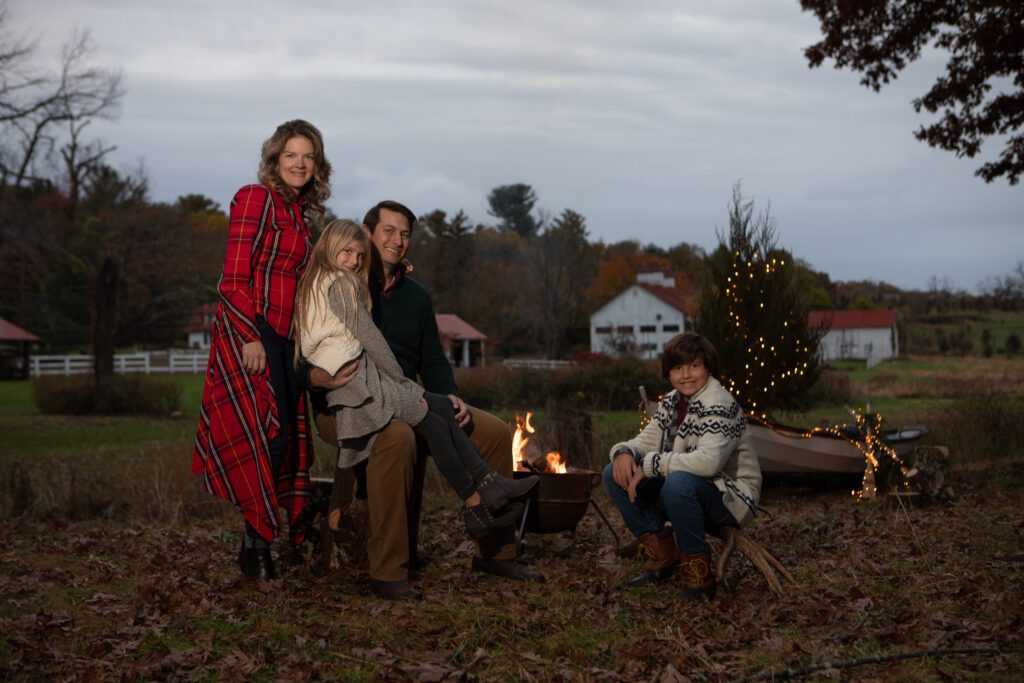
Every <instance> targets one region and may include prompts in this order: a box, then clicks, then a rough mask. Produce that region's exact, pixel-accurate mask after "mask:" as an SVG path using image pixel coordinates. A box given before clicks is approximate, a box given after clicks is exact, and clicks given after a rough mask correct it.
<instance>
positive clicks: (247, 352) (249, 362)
mask: <svg viewBox="0 0 1024 683" xmlns="http://www.w3.org/2000/svg"><path fill="white" fill-rule="evenodd" d="M242 367H243V368H245V370H246V372H248V373H249V374H250V375H262V374H263V371H264V370H265V369H266V367H267V352H266V351H264V350H263V342H258V341H251V342H248V343H246V344H242Z"/></svg>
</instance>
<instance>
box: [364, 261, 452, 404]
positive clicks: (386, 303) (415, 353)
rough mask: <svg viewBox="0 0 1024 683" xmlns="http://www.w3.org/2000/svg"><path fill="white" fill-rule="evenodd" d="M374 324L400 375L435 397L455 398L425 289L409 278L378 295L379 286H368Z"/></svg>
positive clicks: (403, 278) (435, 320)
mask: <svg viewBox="0 0 1024 683" xmlns="http://www.w3.org/2000/svg"><path fill="white" fill-rule="evenodd" d="M370 293H371V296H372V297H373V322H375V323H376V324H377V327H379V328H380V331H381V332H382V333H383V334H384V338H385V339H386V340H387V342H388V346H390V347H391V350H392V351H393V352H394V354H395V358H397V359H398V364H399V365H400V366H401V367H402V372H403V373H405V376H406V377H408V378H409V379H411V380H414V381H415V380H416V378H417V376H418V377H419V379H420V382H421V383H422V384H423V388H424V389H426V390H427V391H430V392H433V393H435V394H458V392H459V388H458V387H457V386H456V385H455V376H454V374H453V373H452V366H451V365H449V364H448V359H447V358H445V355H444V351H443V350H442V349H441V339H440V337H439V335H438V331H437V318H435V317H434V305H433V304H432V303H431V301H430V295H429V294H428V293H427V290H426V288H425V287H424V286H423V285H421V284H420V283H419V282H417V281H416V280H413V279H412V278H411V277H409V276H408V275H402V276H400V277H399V280H398V282H397V283H396V284H395V285H394V287H392V288H391V289H390V290H388V293H387V296H384V295H383V294H382V293H381V288H380V285H379V283H376V282H371V283H370Z"/></svg>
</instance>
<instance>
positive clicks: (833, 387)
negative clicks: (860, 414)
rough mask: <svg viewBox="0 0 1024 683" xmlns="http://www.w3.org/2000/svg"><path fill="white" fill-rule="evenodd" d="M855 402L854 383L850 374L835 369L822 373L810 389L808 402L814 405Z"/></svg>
mask: <svg viewBox="0 0 1024 683" xmlns="http://www.w3.org/2000/svg"><path fill="white" fill-rule="evenodd" d="M852 400H853V383H852V382H851V381H850V376H849V375H848V374H845V373H842V372H838V371H836V370H833V369H826V370H824V371H823V372H822V373H821V377H820V378H819V379H818V382H817V383H815V384H814V385H813V386H812V387H811V389H810V395H809V398H808V401H809V402H810V403H812V404H814V405H818V404H823V403H827V404H839V403H849V402H850V401H852Z"/></svg>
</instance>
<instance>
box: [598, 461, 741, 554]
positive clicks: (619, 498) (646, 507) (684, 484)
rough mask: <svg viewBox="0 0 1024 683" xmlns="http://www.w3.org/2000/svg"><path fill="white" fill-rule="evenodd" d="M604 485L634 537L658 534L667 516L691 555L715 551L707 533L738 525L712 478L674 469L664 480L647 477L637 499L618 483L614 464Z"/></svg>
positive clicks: (682, 549)
mask: <svg viewBox="0 0 1024 683" xmlns="http://www.w3.org/2000/svg"><path fill="white" fill-rule="evenodd" d="M604 487H605V489H607V491H608V495H609V496H611V499H612V502H613V503H615V507H617V508H618V509H619V512H620V513H622V519H623V520H625V522H626V526H627V527H629V530H630V531H631V532H633V535H634V536H637V537H640V536H641V535H643V534H650V533H656V532H657V531H659V530H660V529H661V528H662V526H664V524H665V518H666V517H667V518H668V519H669V521H670V522H672V529H673V531H674V532H675V535H676V546H677V547H678V548H679V552H681V553H685V554H688V555H692V554H696V553H706V552H710V551H711V546H710V545H709V544H708V542H707V540H706V539H705V538H704V535H705V534H706V533H707V532H708V531H713V530H715V529H718V528H720V527H723V526H732V527H738V526H739V525H738V524H737V523H736V518H735V517H733V516H732V513H731V512H729V510H728V509H727V508H726V507H725V504H724V503H723V502H722V492H721V491H719V490H718V487H717V486H715V485H714V483H712V481H711V480H710V479H705V478H704V477H698V476H697V475H695V474H690V473H688V472H673V473H672V474H670V475H668V476H667V477H665V478H663V479H644V480H643V482H641V483H640V485H639V486H638V487H637V490H636V493H637V496H636V501H632V502H631V501H630V500H629V493H628V492H627V491H626V489H624V488H622V487H621V486H619V485H618V484H617V483H615V478H614V476H613V473H612V466H611V465H610V464H609V465H608V466H607V467H605V468H604Z"/></svg>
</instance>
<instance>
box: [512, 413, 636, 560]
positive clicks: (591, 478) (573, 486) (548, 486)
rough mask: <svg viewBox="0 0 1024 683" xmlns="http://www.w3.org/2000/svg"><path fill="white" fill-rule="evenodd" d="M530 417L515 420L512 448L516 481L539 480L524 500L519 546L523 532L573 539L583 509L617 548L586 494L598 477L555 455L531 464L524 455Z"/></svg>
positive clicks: (599, 478)
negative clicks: (592, 515) (592, 512)
mask: <svg viewBox="0 0 1024 683" xmlns="http://www.w3.org/2000/svg"><path fill="white" fill-rule="evenodd" d="M530 417H531V414H530V413H527V416H526V419H525V420H523V419H521V418H520V417H518V416H517V417H516V425H517V428H516V433H515V436H514V438H513V445H512V452H513V462H514V472H513V476H514V477H515V478H516V479H523V478H525V477H529V476H533V475H537V476H539V477H540V483H539V484H538V485H537V486H536V487H535V488H534V489H533V490H532V491H531V492H530V494H529V495H528V496H527V498H526V500H525V502H526V514H525V515H524V516H523V521H522V522H521V523H520V526H519V540H520V542H522V539H523V536H524V535H525V533H526V532H527V531H529V532H531V533H535V534H553V533H557V532H561V531H569V532H571V533H572V534H573V535H574V536H575V533H576V525H577V524H579V522H580V520H581V519H583V516H584V515H585V514H587V509H588V508H589V507H590V506H593V507H594V510H596V511H597V514H598V515H600V517H601V519H602V521H604V523H605V526H607V527H608V530H609V531H610V532H611V533H612V535H613V536H614V537H615V541H616V546H618V545H619V536H618V534H617V533H616V532H615V529H614V528H612V526H611V524H609V523H608V518H607V517H605V515H604V512H602V511H601V508H600V507H598V505H597V503H596V502H595V501H594V500H593V499H592V498H591V497H590V492H591V491H592V490H593V489H594V488H596V487H597V485H598V484H599V483H600V481H601V476H600V474H599V473H597V472H594V471H591V470H576V469H573V470H570V469H569V467H568V466H567V465H566V464H565V463H564V462H562V458H561V455H560V454H559V453H558V452H557V451H551V452H549V453H548V454H547V455H546V456H545V457H541V458H537V459H535V460H533V461H531V460H530V459H529V458H528V456H527V455H526V444H527V442H528V441H529V438H528V436H527V435H528V434H532V433H533V432H534V429H533V427H532V426H531V425H530Z"/></svg>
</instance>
